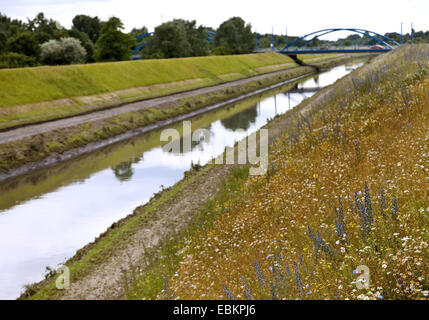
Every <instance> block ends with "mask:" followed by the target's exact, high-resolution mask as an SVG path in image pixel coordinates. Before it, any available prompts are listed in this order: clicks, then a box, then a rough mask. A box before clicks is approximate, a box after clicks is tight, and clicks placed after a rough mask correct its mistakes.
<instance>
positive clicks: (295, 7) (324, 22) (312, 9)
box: [0, 0, 429, 35]
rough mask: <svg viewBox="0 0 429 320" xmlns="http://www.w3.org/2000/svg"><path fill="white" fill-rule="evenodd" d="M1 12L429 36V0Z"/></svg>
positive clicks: (38, 4)
mask: <svg viewBox="0 0 429 320" xmlns="http://www.w3.org/2000/svg"><path fill="white" fill-rule="evenodd" d="M0 12H2V13H3V14H6V15H7V16H10V17H13V18H18V19H21V20H24V21H26V18H27V17H28V18H33V17H34V16H35V15H36V14H37V13H39V12H43V13H45V16H47V17H49V18H52V19H54V20H57V21H59V22H60V23H61V24H62V25H63V26H65V27H67V28H69V27H70V26H71V21H72V19H73V17H74V16H75V15H77V14H86V15H90V16H98V17H99V18H101V19H102V20H106V19H108V18H109V17H112V16H116V17H119V18H120V19H121V20H122V21H123V23H124V25H125V30H126V31H130V30H131V29H132V28H133V27H142V26H146V27H148V28H149V31H153V29H154V28H155V26H157V25H159V24H160V23H161V22H165V21H168V20H172V19H174V18H183V19H187V20H197V23H198V24H203V25H206V26H211V27H213V28H217V27H218V26H219V24H221V23H222V22H223V21H225V20H226V19H228V18H230V17H233V16H240V17H242V18H243V19H244V20H245V21H246V22H250V23H251V25H252V28H253V31H257V32H260V33H271V28H274V32H275V33H277V34H285V29H286V28H288V34H289V35H303V34H305V33H309V32H312V31H316V30H319V29H325V28H331V27H348V28H350V27H354V28H361V29H368V30H371V31H375V32H378V33H385V32H391V31H396V32H400V23H401V22H403V23H404V33H406V32H409V31H410V28H411V27H410V24H411V22H413V23H414V29H415V30H424V31H427V30H429V18H428V17H429V0H359V1H345V0H324V1H322V0H298V1H290V0H289V1H287V0H263V1H253V0H247V1H245V0H211V1H204V0H176V1H173V0H152V1H144V0H86V1H84V0H0Z"/></svg>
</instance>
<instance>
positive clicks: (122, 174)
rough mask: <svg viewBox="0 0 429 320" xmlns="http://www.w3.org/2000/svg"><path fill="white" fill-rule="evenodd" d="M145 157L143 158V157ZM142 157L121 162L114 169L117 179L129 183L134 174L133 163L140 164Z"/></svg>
mask: <svg viewBox="0 0 429 320" xmlns="http://www.w3.org/2000/svg"><path fill="white" fill-rule="evenodd" d="M142 157H143V156H142ZM142 157H136V158H134V159H130V160H128V161H124V162H121V163H120V164H118V165H116V166H114V167H112V170H113V173H114V174H115V177H116V178H117V179H118V180H119V181H128V180H130V179H131V178H132V176H133V174H134V170H133V163H139V162H140V160H141V159H142Z"/></svg>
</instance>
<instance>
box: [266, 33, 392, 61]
mask: <svg viewBox="0 0 429 320" xmlns="http://www.w3.org/2000/svg"><path fill="white" fill-rule="evenodd" d="M338 31H351V32H354V33H357V34H360V35H363V36H365V37H368V38H371V39H372V40H374V41H375V42H376V43H377V45H374V46H367V47H357V46H354V47H311V48H309V47H306V45H307V44H309V43H311V42H312V41H314V40H316V39H317V38H319V37H321V36H324V35H327V34H330V33H333V32H338ZM398 46H400V44H399V43H398V42H396V41H394V40H392V39H390V38H389V37H386V36H383V35H381V34H379V33H376V32H373V31H369V30H365V29H356V28H331V29H323V30H318V31H315V32H312V33H309V34H306V35H304V36H302V37H300V38H298V39H296V40H295V41H293V42H291V43H290V44H289V43H286V46H285V47H284V48H283V49H281V50H274V51H276V52H279V53H283V54H287V55H297V54H316V53H361V52H374V53H383V52H388V51H391V50H393V49H394V48H395V47H398ZM273 48H274V47H273Z"/></svg>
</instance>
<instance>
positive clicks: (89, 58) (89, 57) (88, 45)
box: [69, 27, 95, 62]
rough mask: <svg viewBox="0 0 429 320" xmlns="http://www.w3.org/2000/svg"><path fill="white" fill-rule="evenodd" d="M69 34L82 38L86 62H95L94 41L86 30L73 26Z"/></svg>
mask: <svg viewBox="0 0 429 320" xmlns="http://www.w3.org/2000/svg"><path fill="white" fill-rule="evenodd" d="M69 36H70V37H73V38H76V39H79V40H80V42H81V45H82V47H84V48H85V50H86V62H94V61H95V60H94V57H93V55H94V43H93V42H92V41H91V39H90V38H89V36H88V35H87V34H86V33H85V32H82V31H79V30H78V29H76V27H72V29H71V30H70V31H69Z"/></svg>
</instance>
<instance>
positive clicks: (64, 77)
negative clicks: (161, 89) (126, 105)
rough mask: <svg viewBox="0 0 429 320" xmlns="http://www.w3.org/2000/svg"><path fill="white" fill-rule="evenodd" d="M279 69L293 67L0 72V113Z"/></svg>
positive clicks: (227, 60)
mask: <svg viewBox="0 0 429 320" xmlns="http://www.w3.org/2000/svg"><path fill="white" fill-rule="evenodd" d="M284 64H290V66H291V67H292V66H294V65H295V64H294V63H293V61H292V60H291V59H290V58H288V57H287V56H284V55H281V54H275V53H268V54H249V55H236V56H210V57H197V58H180V59H163V60H141V61H124V62H113V63H95V64H85V65H70V66H54V67H50V66H43V67H36V68H19V69H4V70H0V88H1V91H0V107H6V106H15V105H21V104H29V103H36V102H42V101H51V100H56V99H62V98H69V97H76V96H88V95H95V94H100V93H107V92H112V91H117V90H123V89H128V88H133V87H139V86H150V85H155V84H163V83H171V82H176V81H183V80H190V79H203V78H209V79H212V82H213V83H216V79H217V80H220V79H219V78H217V77H218V76H221V75H224V74H231V73H240V74H241V75H242V76H243V77H245V76H250V75H252V74H256V73H262V72H258V71H257V70H256V69H257V68H261V67H265V66H271V65H284ZM283 67H287V66H283Z"/></svg>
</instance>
